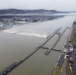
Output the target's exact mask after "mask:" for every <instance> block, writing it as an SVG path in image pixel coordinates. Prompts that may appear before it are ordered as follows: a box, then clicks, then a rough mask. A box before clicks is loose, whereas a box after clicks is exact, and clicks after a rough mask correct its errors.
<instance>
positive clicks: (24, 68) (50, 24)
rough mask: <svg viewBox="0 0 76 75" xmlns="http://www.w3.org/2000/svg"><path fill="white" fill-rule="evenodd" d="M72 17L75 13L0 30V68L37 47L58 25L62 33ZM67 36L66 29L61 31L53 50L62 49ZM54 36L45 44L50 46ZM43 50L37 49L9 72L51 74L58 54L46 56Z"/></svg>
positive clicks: (20, 74) (17, 74)
mask: <svg viewBox="0 0 76 75" xmlns="http://www.w3.org/2000/svg"><path fill="white" fill-rule="evenodd" d="M74 20H75V16H65V17H63V18H59V19H55V20H51V21H45V22H37V23H30V24H26V25H22V26H21V25H20V26H14V27H12V28H10V29H6V30H3V31H1V32H0V71H1V70H3V69H4V68H6V67H7V66H9V65H10V64H12V63H13V62H17V61H20V60H22V59H24V58H25V57H27V56H28V55H29V54H30V53H32V52H33V51H34V50H35V48H36V47H38V46H39V45H40V44H42V43H43V42H44V41H46V40H47V37H48V36H49V35H52V34H53V32H54V31H55V30H56V29H57V28H59V27H62V29H61V30H60V33H62V32H63V30H64V29H65V27H66V26H69V27H71V26H72V23H73V21H74ZM68 35H69V30H67V31H66V32H65V33H64V35H63V36H62V38H61V39H60V41H59V42H58V44H57V45H56V47H55V48H56V49H59V50H60V49H61V50H62V48H63V45H64V43H65V41H66V40H67V37H68ZM56 39H57V35H55V36H54V38H52V39H51V40H50V41H49V42H48V43H47V44H45V47H52V46H53V44H54V43H55V41H56ZM45 52H46V51H45V50H43V49H39V50H38V51H37V52H36V53H35V54H34V55H32V56H31V57H30V58H29V59H27V60H26V61H25V62H24V63H22V64H21V65H19V66H18V67H17V68H16V69H14V70H13V71H12V72H10V73H9V74H8V75H50V73H51V71H52V69H53V67H54V65H55V64H56V62H57V60H58V57H59V55H60V53H59V52H54V51H51V52H50V54H49V55H45Z"/></svg>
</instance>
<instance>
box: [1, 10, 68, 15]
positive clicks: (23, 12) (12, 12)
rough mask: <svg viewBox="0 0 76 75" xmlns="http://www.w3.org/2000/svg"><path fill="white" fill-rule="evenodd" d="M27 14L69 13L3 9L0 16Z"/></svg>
mask: <svg viewBox="0 0 76 75" xmlns="http://www.w3.org/2000/svg"><path fill="white" fill-rule="evenodd" d="M27 13H31V14H33V13H49V14H55V13H67V12H63V11H56V10H45V9H39V10H20V9H2V10H0V14H27Z"/></svg>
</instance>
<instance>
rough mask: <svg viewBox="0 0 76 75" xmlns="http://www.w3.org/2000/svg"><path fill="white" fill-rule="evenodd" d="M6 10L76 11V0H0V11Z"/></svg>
mask: <svg viewBox="0 0 76 75" xmlns="http://www.w3.org/2000/svg"><path fill="white" fill-rule="evenodd" d="M6 8H17V9H48V10H51V9H55V10H67V11H68V10H70V11H76V0H0V9H6Z"/></svg>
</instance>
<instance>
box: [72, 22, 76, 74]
mask: <svg viewBox="0 0 76 75" xmlns="http://www.w3.org/2000/svg"><path fill="white" fill-rule="evenodd" d="M73 32H74V38H75V42H76V23H75V24H73ZM73 75H76V48H74V51H73Z"/></svg>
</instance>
